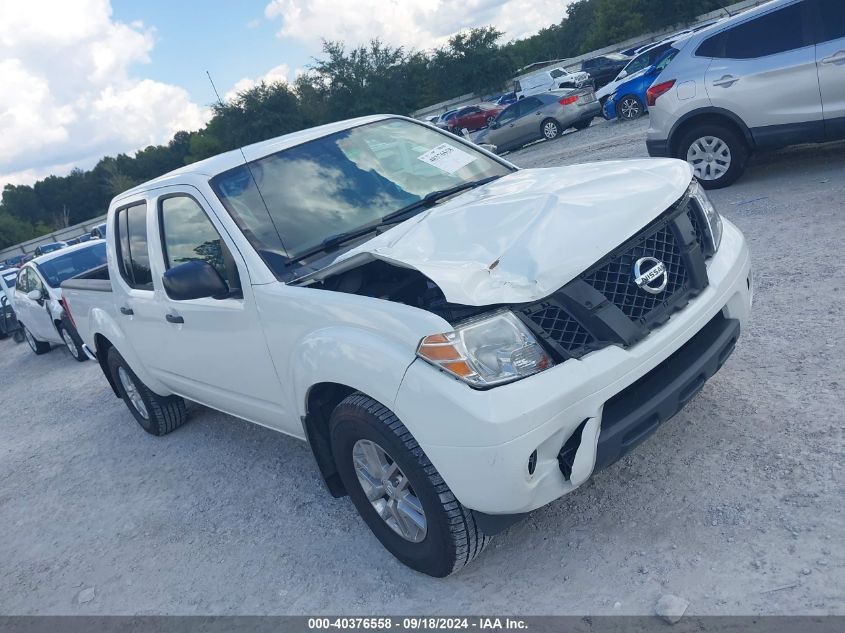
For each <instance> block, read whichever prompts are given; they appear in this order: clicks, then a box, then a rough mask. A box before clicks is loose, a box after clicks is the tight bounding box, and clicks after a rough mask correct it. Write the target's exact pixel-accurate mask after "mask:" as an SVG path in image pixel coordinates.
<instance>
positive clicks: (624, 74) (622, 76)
mask: <svg viewBox="0 0 845 633" xmlns="http://www.w3.org/2000/svg"><path fill="white" fill-rule="evenodd" d="M627 76H628V71H627V70H625V69H624V68H623V69H622V70H620V71H619V74H618V75H616V78H617V79H625V77H627Z"/></svg>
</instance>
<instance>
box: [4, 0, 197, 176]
mask: <svg viewBox="0 0 845 633" xmlns="http://www.w3.org/2000/svg"><path fill="white" fill-rule="evenodd" d="M2 6H3V9H2V12H3V20H2V21H0V77H2V78H3V89H2V90H0V130H2V134H0V174H4V175H0V187H2V185H3V184H5V183H15V184H23V183H31V182H32V181H33V180H34V179H35V178H40V177H43V176H45V175H47V174H50V173H57V174H62V173H66V172H67V171H69V170H70V169H71V168H72V167H73V166H81V167H91V166H93V164H94V163H95V162H96V161H97V159H99V158H100V157H102V156H103V155H105V154H114V153H118V152H132V151H134V150H136V149H139V148H141V147H144V146H146V145H149V144H151V143H162V142H166V141H167V140H168V139H169V138H170V137H171V136H172V135H173V133H174V132H176V131H178V130H180V129H186V130H193V129H197V128H199V127H200V126H202V125H203V124H204V123H205V122H206V121H207V120H208V117H209V112H208V111H207V110H206V109H205V108H203V107H200V106H199V105H197V104H196V103H194V102H192V101H191V98H190V96H189V95H188V93H187V91H186V90H184V89H183V88H181V87H178V86H174V85H170V84H166V83H162V82H158V81H153V80H150V79H143V78H138V77H135V76H133V74H132V72H131V70H132V67H133V66H134V65H136V64H144V63H148V62H149V61H150V52H151V51H152V49H153V46H154V45H155V30H154V29H152V28H149V27H146V26H145V25H144V24H143V23H141V22H133V23H131V24H126V23H122V22H117V21H115V20H113V19H112V14H111V5H110V3H109V0H76V1H74V2H50V1H47V0H28V1H27V2H11V1H10V2H3V5H2Z"/></svg>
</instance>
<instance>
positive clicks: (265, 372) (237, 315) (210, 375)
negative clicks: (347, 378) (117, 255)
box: [155, 190, 287, 427]
mask: <svg viewBox="0 0 845 633" xmlns="http://www.w3.org/2000/svg"><path fill="white" fill-rule="evenodd" d="M210 216H211V214H210V213H209V212H208V211H207V208H206V207H205V200H204V198H203V197H202V195H201V194H200V193H199V192H198V191H196V190H192V191H191V192H190V193H186V192H184V191H178V192H176V191H173V192H170V193H163V194H162V195H160V196H159V198H158V201H157V208H156V214H155V220H156V222H157V224H158V227H159V230H158V231H156V235H157V236H161V239H160V244H159V246H158V247H157V248H156V251H157V252H156V258H159V257H160V258H161V261H162V264H163V270H165V271H166V270H169V269H170V268H173V267H175V266H178V265H180V264H183V263H185V262H189V261H194V260H204V261H206V262H208V263H209V264H211V265H212V267H214V269H215V270H216V271H217V272H218V273H219V274H220V276H221V277H222V278H223V279H224V280H225V281H226V282H227V284H228V286H229V288H230V293H229V295H228V296H227V297H219V298H211V297H207V298H202V299H192V300H188V301H176V300H173V299H171V298H170V297H168V296H167V293H166V291H165V290H164V288H163V285H162V287H161V288H160V289H158V290H157V292H158V293H159V296H160V297H161V301H162V305H163V306H164V312H165V313H164V315H162V316H163V318H162V320H161V321H160V322H159V329H160V331H161V332H162V337H161V340H162V342H163V345H162V347H161V351H160V354H161V367H162V368H164V371H165V373H164V375H162V380H163V381H165V382H166V383H167V384H168V385H169V386H171V388H172V389H173V390H174V391H176V392H177V393H180V394H182V395H184V396H185V397H187V398H189V399H194V400H197V401H200V402H203V403H205V404H208V405H210V406H213V407H215V408H217V409H220V410H223V411H227V412H229V413H232V414H234V415H237V416H239V417H243V418H247V419H249V420H253V421H255V422H259V423H261V424H265V425H267V426H273V427H280V426H281V425H282V422H283V421H284V420H286V419H287V413H286V412H285V411H284V410H283V406H282V402H283V399H282V393H281V389H280V387H279V379H278V377H277V375H276V370H275V367H274V365H273V362H272V360H271V358H270V352H269V349H268V347H267V342H266V340H265V338H264V330H263V328H262V326H261V323H260V322H259V318H258V310H257V308H256V305H255V298H254V295H253V294H252V288H251V286H250V284H249V276H248V273H247V270H246V266H245V264H244V262H243V260H242V259H241V258H240V254H239V253H238V252H237V250H236V249H235V248H234V247H232V246H230V245H229V244H227V242H226V241H225V240H224V239H223V238H222V237H221V231H222V229H218V228H217V227H216V226H215V225H214V224H213V223H212V221H211V219H210ZM160 281H161V278H158V279H157V280H156V283H157V284H158V283H159V282H160Z"/></svg>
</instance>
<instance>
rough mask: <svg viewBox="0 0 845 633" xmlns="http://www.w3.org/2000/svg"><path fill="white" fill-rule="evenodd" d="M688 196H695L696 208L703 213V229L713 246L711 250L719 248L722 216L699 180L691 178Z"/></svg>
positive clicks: (714, 250)
mask: <svg viewBox="0 0 845 633" xmlns="http://www.w3.org/2000/svg"><path fill="white" fill-rule="evenodd" d="M690 197H691V198H695V201H696V202H697V203H698V208H699V209H701V212H702V213H703V215H704V231H705V232H706V233H707V239H708V240H710V245H711V246H712V247H713V252H714V253H715V252H716V251H718V250H719V245H720V244H721V243H722V216H720V215H719V212H718V211H716V208H715V207H714V206H713V203H712V202H710V198H708V197H707V193H706V192H705V191H704V187H702V186H701V185H700V184H699V182H698V181H697V180H696V179H695V178H693V180H692V184H691V185H690Z"/></svg>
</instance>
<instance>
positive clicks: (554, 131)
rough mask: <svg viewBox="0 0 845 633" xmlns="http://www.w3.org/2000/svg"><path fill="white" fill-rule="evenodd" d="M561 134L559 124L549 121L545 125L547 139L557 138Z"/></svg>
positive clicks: (544, 132)
mask: <svg viewBox="0 0 845 633" xmlns="http://www.w3.org/2000/svg"><path fill="white" fill-rule="evenodd" d="M559 133H560V130H559V129H558V126H557V123H555V122H553V121H549V122H547V123H546V124H545V125H543V136H545V137H546V138H547V139H553V138H556V137H557V135H558V134H559Z"/></svg>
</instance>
